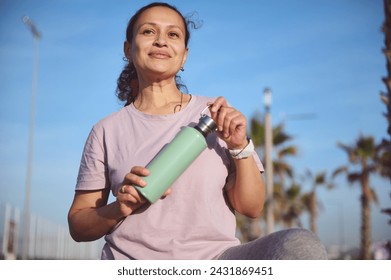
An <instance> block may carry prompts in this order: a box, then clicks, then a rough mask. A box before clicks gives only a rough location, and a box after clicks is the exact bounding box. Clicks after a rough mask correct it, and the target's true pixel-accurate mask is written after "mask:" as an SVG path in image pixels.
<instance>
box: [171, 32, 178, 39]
mask: <svg viewBox="0 0 391 280" xmlns="http://www.w3.org/2000/svg"><path fill="white" fill-rule="evenodd" d="M168 35H169V36H170V38H179V34H178V33H176V32H170V33H169V34H168Z"/></svg>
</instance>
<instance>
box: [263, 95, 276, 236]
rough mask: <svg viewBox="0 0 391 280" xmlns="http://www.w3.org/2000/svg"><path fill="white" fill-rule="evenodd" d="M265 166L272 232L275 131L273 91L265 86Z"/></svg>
mask: <svg viewBox="0 0 391 280" xmlns="http://www.w3.org/2000/svg"><path fill="white" fill-rule="evenodd" d="M263 94H264V103H265V168H266V170H265V171H266V232H267V234H270V233H272V232H273V230H274V213H273V212H274V211H273V204H274V203H273V161H272V152H273V131H272V119H271V113H270V107H271V103H272V91H271V90H270V88H265V90H264V92H263Z"/></svg>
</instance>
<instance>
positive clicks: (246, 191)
mask: <svg viewBox="0 0 391 280" xmlns="http://www.w3.org/2000/svg"><path fill="white" fill-rule="evenodd" d="M210 111H211V116H212V118H213V119H214V120H215V122H216V124H217V129H218V135H219V137H220V138H221V139H222V140H223V141H225V142H226V143H227V147H228V149H243V148H244V147H246V146H247V144H248V140H247V121H246V118H245V116H244V115H243V114H242V113H241V112H239V111H237V110H236V109H235V108H233V107H231V106H229V105H228V102H227V101H226V100H225V99H224V98H223V97H219V98H217V99H216V101H215V102H214V103H213V105H212V106H211V108H210ZM234 162H235V165H236V180H235V184H234V186H233V187H232V188H230V189H229V190H228V198H229V201H230V203H231V204H232V206H233V207H234V209H235V210H236V211H238V212H239V213H241V214H243V215H246V216H248V217H252V218H254V217H257V216H258V215H259V214H260V213H261V211H262V209H263V205H264V192H265V187H264V182H263V178H262V175H261V172H260V171H259V169H258V167H257V165H256V162H255V160H254V158H253V157H252V156H250V157H248V158H243V159H234Z"/></svg>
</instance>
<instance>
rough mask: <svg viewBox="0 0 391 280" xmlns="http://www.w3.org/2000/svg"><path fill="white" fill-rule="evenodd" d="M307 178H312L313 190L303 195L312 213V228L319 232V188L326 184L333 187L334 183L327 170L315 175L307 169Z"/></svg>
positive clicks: (306, 205) (327, 186) (314, 231)
mask: <svg viewBox="0 0 391 280" xmlns="http://www.w3.org/2000/svg"><path fill="white" fill-rule="evenodd" d="M305 176H306V178H308V179H309V180H311V190H310V191H309V192H308V193H306V194H305V195H304V196H303V203H304V205H305V207H306V209H307V210H308V212H309V215H310V230H311V231H312V232H313V233H315V234H317V233H318V227H317V224H316V220H317V218H318V207H319V205H318V204H319V203H318V198H317V195H316V191H317V188H318V187H320V186H324V187H326V188H328V189H331V188H332V187H333V186H334V185H333V184H332V183H331V182H329V180H327V176H326V172H324V171H323V172H319V173H317V174H316V175H315V176H314V175H313V174H312V172H311V171H310V170H307V171H306V175H305Z"/></svg>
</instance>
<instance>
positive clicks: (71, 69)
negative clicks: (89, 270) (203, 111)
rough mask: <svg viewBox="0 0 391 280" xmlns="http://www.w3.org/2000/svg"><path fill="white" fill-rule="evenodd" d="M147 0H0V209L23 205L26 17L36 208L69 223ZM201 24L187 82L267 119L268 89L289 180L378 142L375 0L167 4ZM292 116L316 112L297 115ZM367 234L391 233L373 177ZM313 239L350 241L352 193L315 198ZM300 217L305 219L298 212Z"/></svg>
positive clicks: (383, 193)
mask: <svg viewBox="0 0 391 280" xmlns="http://www.w3.org/2000/svg"><path fill="white" fill-rule="evenodd" d="M149 2H151V1H130V0H127V1H125V0H117V1H100V0H99V1H98V0H84V1H76V0H71V1H70V0H56V1H53V0H36V1H27V0H13V1H11V0H0V61H1V63H0V76H1V78H0V135H1V137H0V158H1V161H0V164H1V168H0V178H2V180H1V183H0V204H2V203H5V202H9V203H11V204H12V205H15V206H17V207H20V208H21V209H22V208H23V203H24V190H25V180H26V168H27V143H28V124H29V112H30V111H29V110H30V105H31V103H30V98H31V81H32V67H33V66H32V65H33V39H32V36H31V34H30V32H29V30H28V29H27V28H26V26H24V24H23V22H22V20H21V18H22V16H24V15H28V16H29V17H30V18H31V19H32V20H33V22H34V23H35V24H36V26H37V28H38V29H39V31H40V32H41V33H42V40H41V41H40V45H39V51H40V53H39V74H38V76H39V78H38V98H37V117H36V129H35V146H34V162H33V164H34V165H33V177H32V201H31V209H32V212H34V213H35V214H37V215H40V216H44V217H47V218H48V219H51V220H53V221H55V222H58V223H61V224H64V225H65V224H66V214H67V211H68V208H69V206H70V203H71V201H72V198H73V192H74V185H75V181H76V176H77V171H78V167H79V162H80V158H81V153H82V149H83V146H84V142H85V140H86V137H87V135H88V133H89V131H90V129H91V127H92V125H93V124H94V123H96V122H97V121H98V120H100V119H101V118H103V117H105V116H107V115H108V114H110V113H111V112H114V111H116V110H118V109H119V108H121V104H119V103H118V102H117V100H116V98H115V94H114V91H115V86H116V79H117V77H118V75H119V73H120V71H121V69H122V67H123V63H124V62H123V61H122V57H123V53H122V46H123V41H124V38H125V29H126V25H127V22H128V20H129V17H130V16H131V14H133V12H135V11H136V10H137V9H138V8H139V7H141V6H142V5H144V4H147V3H149ZM170 3H172V4H174V5H176V6H177V7H178V8H179V9H180V10H181V11H182V12H183V13H184V14H188V13H191V12H194V11H196V12H197V13H198V17H199V19H200V20H202V21H203V25H202V27H201V28H200V29H198V30H195V31H193V33H192V37H191V39H190V45H189V47H190V53H189V58H188V61H187V63H186V65H185V72H183V74H182V78H183V80H184V82H185V83H186V85H187V87H188V89H189V92H190V93H193V94H200V95H209V96H219V95H223V96H225V97H226V98H227V99H228V100H229V102H230V103H231V104H232V105H233V106H235V107H236V108H238V109H239V110H241V111H242V112H243V113H244V114H245V115H246V116H247V117H248V118H250V117H251V116H252V115H253V114H255V113H256V112H258V113H261V114H262V113H263V106H264V105H263V97H262V94H263V90H264V88H265V87H270V88H271V89H272V91H273V103H272V116H273V123H274V124H278V123H281V122H284V123H285V128H286V131H287V132H288V133H290V134H291V135H292V136H293V137H294V140H293V141H292V144H295V145H297V146H298V148H299V155H298V156H297V157H296V158H294V159H291V161H290V163H291V164H292V165H294V166H295V170H296V172H297V173H298V174H303V173H304V170H306V169H307V168H308V169H310V170H311V171H312V172H313V173H316V172H319V171H326V172H328V173H330V172H331V171H332V170H334V169H335V168H336V167H339V166H340V165H344V164H346V163H347V157H346V155H345V154H344V152H343V151H342V150H340V149H339V148H337V146H336V143H337V141H340V142H343V143H346V144H350V143H353V142H354V140H355V139H356V138H357V137H358V136H359V135H360V133H363V134H365V135H372V136H374V137H375V138H376V139H377V141H379V140H380V139H381V138H382V137H385V136H386V121H385V119H384V118H383V117H382V113H383V112H384V111H385V106H384V105H383V104H382V103H381V102H380V98H379V94H380V92H381V91H385V86H384V84H383V82H382V80H381V78H382V77H384V76H385V75H386V74H387V73H386V62H385V58H384V55H383V54H382V52H381V50H382V48H383V46H384V36H383V33H382V32H381V26H382V23H383V20H384V13H383V1H381V0H342V1H341V0H330V1H313V0H300V1H289V0H282V1H265V0H248V1H204V0H202V1H178V0H177V1H171V2H170ZM298 114H299V115H300V114H311V115H315V118H312V119H303V120H297V119H295V118H294V117H295V116H297V115H298ZM372 185H373V187H374V188H375V190H376V192H377V194H378V197H379V201H380V206H374V207H373V208H372V212H373V220H372V223H373V227H374V230H373V238H374V240H377V241H379V240H384V239H385V238H387V237H390V236H391V227H390V226H387V225H386V222H387V217H386V216H385V215H383V214H380V213H379V212H380V208H384V207H390V204H391V202H390V199H389V193H390V192H391V188H390V184H389V182H387V181H385V180H381V179H379V178H374V180H373V181H372ZM319 200H320V201H321V202H322V205H323V207H322V211H321V213H320V217H319V220H318V226H319V229H320V233H319V235H320V237H321V239H322V240H323V241H324V242H325V243H326V244H329V245H330V244H340V243H341V242H346V244H347V245H356V246H357V245H358V244H359V228H360V212H359V209H360V208H359V187H358V186H351V187H349V186H348V184H347V183H346V182H345V181H344V180H342V179H340V180H339V181H338V185H337V187H336V188H335V189H334V190H331V191H326V190H320V191H319ZM303 223H304V224H307V220H306V217H303Z"/></svg>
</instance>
